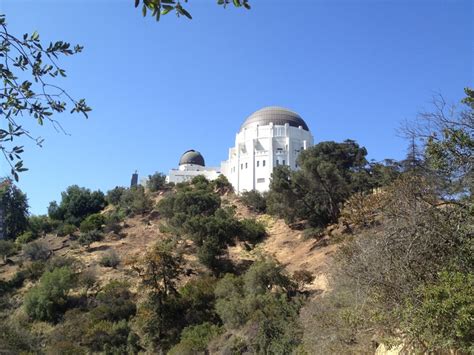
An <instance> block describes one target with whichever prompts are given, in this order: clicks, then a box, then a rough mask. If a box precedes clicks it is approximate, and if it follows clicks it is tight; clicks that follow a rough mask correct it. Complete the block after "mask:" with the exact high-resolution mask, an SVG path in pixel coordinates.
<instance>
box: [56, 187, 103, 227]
mask: <svg viewBox="0 0 474 355" xmlns="http://www.w3.org/2000/svg"><path fill="white" fill-rule="evenodd" d="M106 204H107V202H106V201H105V196H104V193H103V192H102V191H100V190H98V191H91V190H89V189H87V188H84V187H79V186H77V185H72V186H69V187H68V188H67V189H66V191H64V192H62V193H61V203H60V204H59V205H58V204H57V203H56V201H53V202H51V203H50V205H49V208H48V214H49V217H50V218H52V219H56V220H60V221H65V222H67V223H71V224H74V225H76V226H78V225H79V224H80V223H81V222H82V221H83V220H84V219H85V218H86V217H87V216H89V215H91V214H93V213H97V212H100V211H102V209H104V207H105V206H106Z"/></svg>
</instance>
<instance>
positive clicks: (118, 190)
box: [105, 186, 127, 206]
mask: <svg viewBox="0 0 474 355" xmlns="http://www.w3.org/2000/svg"><path fill="white" fill-rule="evenodd" d="M126 190H127V189H126V188H125V187H121V186H116V187H114V188H113V189H112V190H109V191H107V195H106V197H105V199H106V200H107V202H108V203H110V204H112V205H114V206H118V205H119V204H120V200H121V198H122V195H123V194H124V192H125V191H126Z"/></svg>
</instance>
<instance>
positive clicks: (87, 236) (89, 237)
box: [77, 230, 103, 249]
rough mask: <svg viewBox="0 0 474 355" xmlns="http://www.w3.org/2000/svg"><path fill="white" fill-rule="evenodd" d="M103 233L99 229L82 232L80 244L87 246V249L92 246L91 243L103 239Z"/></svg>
mask: <svg viewBox="0 0 474 355" xmlns="http://www.w3.org/2000/svg"><path fill="white" fill-rule="evenodd" d="M102 238H103V234H102V233H101V232H99V231H97V230H93V231H90V232H86V233H81V234H80V235H79V238H78V239H77V241H78V242H79V244H81V245H83V246H85V247H86V248H87V249H89V248H90V246H91V244H92V243H94V242H98V241H100V240H102Z"/></svg>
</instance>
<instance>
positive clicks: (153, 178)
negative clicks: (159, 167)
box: [146, 172, 166, 192]
mask: <svg viewBox="0 0 474 355" xmlns="http://www.w3.org/2000/svg"><path fill="white" fill-rule="evenodd" d="M165 183H166V175H165V174H163V173H159V172H156V173H154V174H153V175H148V180H147V181H146V187H147V188H148V190H150V191H151V192H155V191H158V190H161V189H162V188H163V187H164V186H165Z"/></svg>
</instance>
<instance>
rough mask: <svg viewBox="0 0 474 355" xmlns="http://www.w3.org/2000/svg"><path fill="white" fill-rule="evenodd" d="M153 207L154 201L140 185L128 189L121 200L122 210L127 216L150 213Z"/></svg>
mask: <svg viewBox="0 0 474 355" xmlns="http://www.w3.org/2000/svg"><path fill="white" fill-rule="evenodd" d="M152 207H153V202H152V200H151V199H150V197H149V196H148V195H147V194H146V193H145V189H144V188H143V186H140V185H139V186H136V187H132V188H130V189H127V190H126V191H125V192H124V193H123V194H122V197H121V199H120V208H121V209H122V210H123V211H125V214H126V215H135V214H144V213H147V212H150V211H151V210H152Z"/></svg>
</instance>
